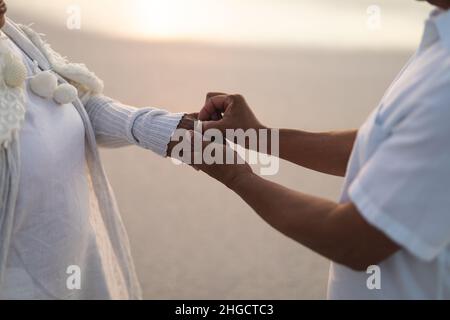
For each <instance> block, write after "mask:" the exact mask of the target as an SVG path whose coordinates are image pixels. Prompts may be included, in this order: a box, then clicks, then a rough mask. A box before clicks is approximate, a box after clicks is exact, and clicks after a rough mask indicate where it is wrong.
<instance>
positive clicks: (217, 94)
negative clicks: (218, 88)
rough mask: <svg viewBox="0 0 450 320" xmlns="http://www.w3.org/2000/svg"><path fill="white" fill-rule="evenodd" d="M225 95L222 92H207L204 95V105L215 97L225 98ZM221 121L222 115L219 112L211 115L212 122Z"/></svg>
mask: <svg viewBox="0 0 450 320" xmlns="http://www.w3.org/2000/svg"><path fill="white" fill-rule="evenodd" d="M226 95H227V94H226V93H223V92H209V93H208V94H207V95H206V101H205V103H207V102H208V100H209V99H211V98H213V97H216V96H226ZM220 119H222V113H221V112H220V111H216V112H215V113H214V114H213V115H212V120H220Z"/></svg>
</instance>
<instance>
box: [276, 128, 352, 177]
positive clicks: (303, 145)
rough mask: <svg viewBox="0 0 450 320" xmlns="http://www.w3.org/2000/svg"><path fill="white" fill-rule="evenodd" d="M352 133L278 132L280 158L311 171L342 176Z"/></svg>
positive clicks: (350, 147) (348, 155) (347, 158)
mask: <svg viewBox="0 0 450 320" xmlns="http://www.w3.org/2000/svg"><path fill="white" fill-rule="evenodd" d="M356 134H357V131H356V130H350V131H342V132H325V133H309V132H304V131H298V130H290V129H281V130H280V149H279V154H280V158H282V159H285V160H288V161H290V162H293V163H295V164H298V165H300V166H302V167H305V168H308V169H312V170H315V171H319V172H323V173H327V174H332V175H336V176H345V172H346V169H347V164H348V160H349V158H350V154H351V151H352V149H353V144H354V142H355V139H356Z"/></svg>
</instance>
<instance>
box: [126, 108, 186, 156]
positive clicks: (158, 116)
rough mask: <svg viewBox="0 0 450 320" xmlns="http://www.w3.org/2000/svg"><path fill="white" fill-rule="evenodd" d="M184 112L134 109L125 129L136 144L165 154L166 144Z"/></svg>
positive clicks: (162, 154) (161, 154)
mask: <svg viewBox="0 0 450 320" xmlns="http://www.w3.org/2000/svg"><path fill="white" fill-rule="evenodd" d="M183 116H184V113H169V112H167V111H165V110H159V109H152V108H144V109H140V110H139V111H136V112H135V114H133V117H132V118H131V119H130V122H129V123H130V128H129V130H127V131H128V132H129V133H130V134H131V135H132V139H133V140H134V141H135V143H136V144H137V145H139V146H140V147H142V148H145V149H149V150H152V151H153V152H155V153H157V154H159V155H160V156H162V157H166V156H167V146H168V144H169V142H170V139H171V137H172V135H173V133H174V132H175V130H176V128H177V127H178V124H179V123H180V120H181V118H182V117H183Z"/></svg>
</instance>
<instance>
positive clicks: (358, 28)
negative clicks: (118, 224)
mask: <svg viewBox="0 0 450 320" xmlns="http://www.w3.org/2000/svg"><path fill="white" fill-rule="evenodd" d="M7 4H8V8H9V11H8V15H9V17H10V18H13V19H14V20H15V21H16V22H21V23H24V24H29V23H34V28H35V29H36V30H38V31H40V32H42V33H45V34H46V35H47V39H48V41H49V42H50V43H51V44H52V46H53V47H54V48H55V49H56V50H57V51H59V52H61V53H62V54H63V55H65V56H67V57H69V58H70V60H72V61H76V62H84V63H86V64H87V65H88V66H89V67H90V68H91V69H92V70H94V71H95V72H96V73H97V74H98V75H99V76H100V77H101V78H103V79H104V81H105V84H106V89H105V93H106V94H107V95H110V96H112V97H114V98H116V99H118V100H120V101H122V102H124V103H127V104H130V105H133V106H137V107H141V106H155V107H160V108H164V109H167V110H171V111H174V112H175V111H176V112H179V111H187V112H191V111H197V110H199V109H200V107H201V106H202V104H203V102H204V97H205V94H206V93H207V92H208V91H224V92H231V93H236V92H239V93H242V94H244V95H245V96H246V97H247V100H248V102H249V103H250V104H251V105H252V106H253V108H254V110H255V111H256V113H257V115H258V116H259V118H260V119H261V120H262V122H264V123H265V124H266V125H269V126H273V127H291V128H298V129H302V130H311V131H322V130H339V129H345V128H357V127H359V126H360V125H361V123H362V122H363V121H364V119H365V117H366V116H367V115H368V113H369V112H370V111H371V109H373V108H374V107H376V105H377V103H378V100H379V99H380V98H381V95H382V94H383V92H384V90H385V89H386V88H387V87H388V85H389V84H390V81H391V80H392V79H393V77H394V76H395V75H396V73H397V72H398V71H399V69H400V68H401V66H402V65H403V64H404V63H405V62H406V60H407V58H408V57H409V56H410V55H411V54H412V52H413V51H414V48H415V47H416V46H417V45H418V43H419V41H420V36H421V32H422V29H423V22H424V20H425V18H426V17H427V15H428V14H429V12H430V8H431V7H430V6H428V5H427V4H425V3H419V2H416V1H413V0H395V1H393V0H378V1H375V0H340V1H335V0H267V1H263V0H96V1H91V0H78V1H75V0H72V1H68V0H58V1H54V0H40V1H29V0H11V1H7ZM102 158H103V160H104V164H105V166H106V169H107V171H108V174H109V178H110V180H111V183H112V185H113V187H114V190H115V193H116V196H117V200H118V202H119V206H120V208H121V212H122V216H123V219H124V221H125V224H126V227H127V229H128V233H129V236H130V241H131V244H132V250H133V254H134V258H135V262H136V266H137V270H138V274H139V277H140V280H141V283H142V286H143V289H144V294H145V298H148V299H323V298H325V297H326V283H327V276H328V267H329V262H328V261H327V260H325V259H323V258H321V257H319V256H318V255H316V254H314V253H312V252H311V251H309V250H308V249H306V248H304V247H302V246H300V245H298V244H296V243H294V242H292V241H291V240H289V239H287V238H285V237H284V236H282V235H280V234H278V233H277V232H275V231H274V230H272V229H271V228H270V227H268V226H267V225H266V224H265V223H264V222H262V221H261V219H260V218H258V217H257V216H256V214H254V213H253V212H252V210H251V209H249V208H248V207H247V206H246V205H245V204H244V203H243V202H242V201H241V200H240V199H239V198H238V197H237V196H236V195H234V194H233V193H232V192H230V191H229V190H227V189H226V188H225V187H223V186H221V185H219V184H217V183H215V182H213V181H211V180H210V179H208V178H207V177H206V176H204V175H203V174H199V173H197V172H195V171H194V170H192V169H190V168H188V167H186V166H175V165H174V164H172V162H171V161H170V160H168V159H161V158H159V157H157V156H155V155H153V154H151V153H150V152H148V151H146V150H140V149H138V148H136V147H129V148H124V149H120V150H102ZM124 163H126V164H127V166H124V165H123V164H124ZM130 164H131V166H130ZM268 178H269V179H271V180H273V181H276V182H279V183H283V184H284V185H286V186H288V187H291V188H293V189H296V190H300V191H303V192H308V193H313V194H315V195H319V196H323V197H326V198H329V199H334V200H337V199H338V198H339V192H340V187H341V183H342V180H341V179H340V178H334V177H329V176H325V175H322V174H318V173H315V172H311V171H309V170H306V169H302V168H298V167H295V166H293V165H291V164H289V163H286V162H282V163H281V166H280V171H279V173H278V174H277V175H276V176H273V177H268Z"/></svg>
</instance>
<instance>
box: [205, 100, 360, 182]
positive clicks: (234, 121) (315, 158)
mask: <svg viewBox="0 0 450 320" xmlns="http://www.w3.org/2000/svg"><path fill="white" fill-rule="evenodd" d="M199 120H201V121H203V130H204V131H206V130H208V129H219V130H221V131H222V132H225V130H226V129H243V130H248V129H256V130H259V129H268V128H267V127H266V126H264V125H263V124H261V123H260V122H259V120H258V119H257V118H256V116H255V115H254V114H253V112H252V111H251V109H250V107H249V106H248V104H247V102H246V101H245V99H244V98H243V97H242V96H240V95H225V94H222V93H209V94H208V95H207V98H206V103H205V106H204V107H203V109H202V110H201V111H200V113H199ZM279 133H280V136H279V138H280V140H279V143H280V145H279V147H280V148H279V157H280V158H282V159H285V160H287V161H290V162H293V163H295V164H298V165H300V166H303V167H306V168H309V169H312V170H315V171H319V172H323V173H327V174H332V175H338V176H344V175H345V172H346V169H347V163H348V160H349V158H350V154H351V151H352V148H353V144H354V142H355V139H356V134H357V131H356V130H349V131H343V132H325V133H309V132H304V131H298V130H290V129H280V130H279ZM258 145H259V143H258ZM246 147H249V146H246ZM267 150H268V152H269V153H270V150H271V146H270V145H269V146H267Z"/></svg>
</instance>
